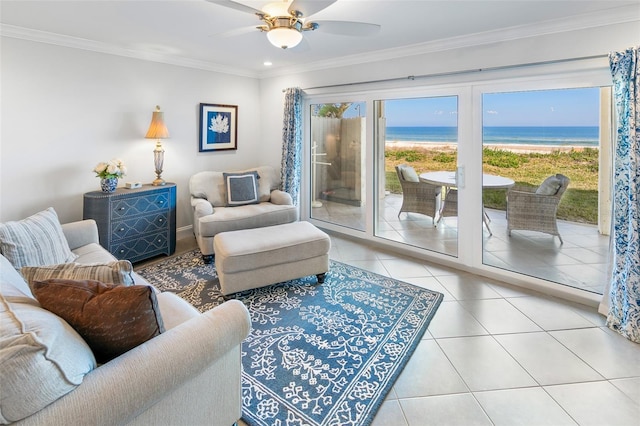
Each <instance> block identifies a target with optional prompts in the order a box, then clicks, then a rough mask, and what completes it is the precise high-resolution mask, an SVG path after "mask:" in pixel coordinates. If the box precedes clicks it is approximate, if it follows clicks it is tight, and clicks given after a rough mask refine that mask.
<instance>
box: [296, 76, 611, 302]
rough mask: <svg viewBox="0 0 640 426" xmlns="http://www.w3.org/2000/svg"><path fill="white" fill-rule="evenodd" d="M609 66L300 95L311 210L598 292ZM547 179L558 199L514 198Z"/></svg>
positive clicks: (505, 272)
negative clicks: (538, 75) (600, 70)
mask: <svg viewBox="0 0 640 426" xmlns="http://www.w3.org/2000/svg"><path fill="white" fill-rule="evenodd" d="M607 79H610V76H609V74H608V73H607V72H604V73H602V75H601V74H600V73H595V72H594V73H577V74H576V75H574V76H565V75H558V76H557V78H547V79H545V80H541V79H529V80H527V79H523V80H517V79H513V80H509V81H491V82H478V83H460V84H453V83H451V84H450V85H449V86H447V87H444V86H443V87H422V88H420V89H419V90H418V89H416V90H409V89H404V90H397V91H394V90H391V89H389V90H384V91H378V92H375V93H367V92H362V93H356V94H350V95H349V96H344V97H342V96H341V95H339V94H337V95H324V96H323V97H320V96H319V97H317V98H315V99H314V97H310V98H308V102H307V112H308V116H307V117H306V119H307V135H308V139H307V148H306V150H307V152H308V157H307V161H308V163H307V164H308V167H307V169H306V171H307V176H308V179H307V180H306V184H307V185H308V194H307V201H308V204H307V208H308V210H307V211H308V212H309V218H310V219H311V220H312V222H314V221H315V223H316V224H317V225H318V226H321V227H322V226H324V227H325V228H326V229H330V230H333V231H337V232H344V233H345V234H349V235H352V236H356V237H358V238H364V239H367V240H370V241H372V242H375V243H379V244H386V245H389V246H391V247H394V248H398V247H401V248H402V249H403V250H405V251H407V252H410V253H413V254H415V255H416V257H422V258H425V259H430V260H436V261H441V262H442V263H447V264H459V265H460V266H461V267H462V268H464V269H466V270H469V271H473V272H476V273H481V274H484V275H487V276H490V277H504V278H505V279H506V280H513V278H514V277H515V276H517V282H526V283H530V284H531V285H532V286H534V287H536V288H550V287H552V288H553V289H554V290H555V289H558V288H559V287H560V285H562V286H563V289H564V290H566V291H568V292H569V293H572V292H573V293H572V294H577V293H575V292H574V289H577V290H581V291H582V290H584V291H586V292H591V293H602V291H603V284H604V283H605V282H606V280H607V279H606V269H607V263H608V244H609V231H610V229H609V228H610V221H609V213H610V209H611V200H610V186H611V182H610V174H611V172H610V170H611V169H610V167H611V157H610V151H611V126H610V124H611V114H612V112H611V96H610V90H609V86H607V83H606V81H608V80H607ZM593 82H600V83H601V84H600V85H597V84H594V83H593ZM316 99H317V100H316ZM327 100H329V101H327ZM551 177H553V179H551V180H550V181H547V179H548V178H551ZM565 177H566V181H565V180H564V179H565ZM556 179H558V180H560V181H562V182H564V183H567V182H568V184H567V186H566V187H563V188H562V189H560V188H559V187H558V186H557V182H556ZM545 181H547V182H546V183H545V185H542V184H543V183H544V182H545ZM541 185H542V189H541ZM563 185H564V184H563ZM549 186H550V187H551V189H549ZM545 191H550V192H553V194H548V195H550V196H551V197H553V196H556V198H557V201H558V202H557V205H555V206H553V205H552V206H551V207H550V208H547V207H543V206H546V205H547V204H552V200H551V198H547V199H542V200H541V201H540V202H539V203H537V204H536V203H535V202H530V201H522V200H523V199H524V198H522V197H521V198H518V196H519V195H521V194H520V193H533V196H531V197H530V198H531V199H535V198H540V197H541V196H542V195H544V194H541V193H544V192H545ZM536 192H538V194H535V193H536ZM523 197H527V195H524V196H523ZM510 209H511V210H510ZM543 210H545V213H544V214H543V213H541V212H542V211H543ZM547 210H548V212H547ZM538 216H539V217H538ZM535 221H540V222H542V223H543V225H535V224H534V223H533V222H535ZM556 228H557V229H556ZM549 229H552V230H551V231H549ZM583 294H584V293H580V295H583Z"/></svg>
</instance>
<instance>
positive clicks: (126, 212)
mask: <svg viewBox="0 0 640 426" xmlns="http://www.w3.org/2000/svg"><path fill="white" fill-rule="evenodd" d="M168 208H169V192H168V191H167V192H157V193H152V194H149V195H145V196H141V197H130V198H119V199H114V200H112V202H111V220H118V219H121V218H128V217H131V216H135V215H140V214H146V213H152V212H156V211H161V210H167V209H168Z"/></svg>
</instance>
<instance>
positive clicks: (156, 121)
mask: <svg viewBox="0 0 640 426" xmlns="http://www.w3.org/2000/svg"><path fill="white" fill-rule="evenodd" d="M144 137H145V138H147V139H167V138H168V137H169V130H167V126H165V124H164V112H161V111H160V106H156V110H155V111H154V112H153V116H152V117H151V124H149V130H147V134H146V135H145V136H144Z"/></svg>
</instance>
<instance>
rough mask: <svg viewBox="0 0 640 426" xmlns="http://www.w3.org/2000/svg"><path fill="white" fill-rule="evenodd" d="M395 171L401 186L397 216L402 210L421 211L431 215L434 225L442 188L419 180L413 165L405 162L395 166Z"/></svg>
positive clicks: (406, 211)
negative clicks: (400, 198) (400, 200)
mask: <svg viewBox="0 0 640 426" xmlns="http://www.w3.org/2000/svg"><path fill="white" fill-rule="evenodd" d="M396 173H397V175H398V180H399V181H400V186H401V187H402V207H400V211H399V212H398V217H400V214H401V213H403V212H405V213H408V212H412V213H421V214H424V215H426V216H429V217H431V219H432V221H433V224H434V226H435V218H436V216H437V214H438V210H439V209H440V197H441V191H442V188H441V187H440V186H436V185H431V184H428V183H425V182H420V180H419V179H418V175H417V174H416V172H415V170H414V169H413V167H411V166H407V165H406V164H400V165H398V166H396Z"/></svg>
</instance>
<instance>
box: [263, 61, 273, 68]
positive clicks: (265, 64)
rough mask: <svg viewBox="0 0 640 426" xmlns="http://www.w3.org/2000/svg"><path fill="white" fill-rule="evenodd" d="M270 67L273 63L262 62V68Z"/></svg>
mask: <svg viewBox="0 0 640 426" xmlns="http://www.w3.org/2000/svg"><path fill="white" fill-rule="evenodd" d="M271 65H273V62H270V61H264V66H265V67H270V66H271Z"/></svg>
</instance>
